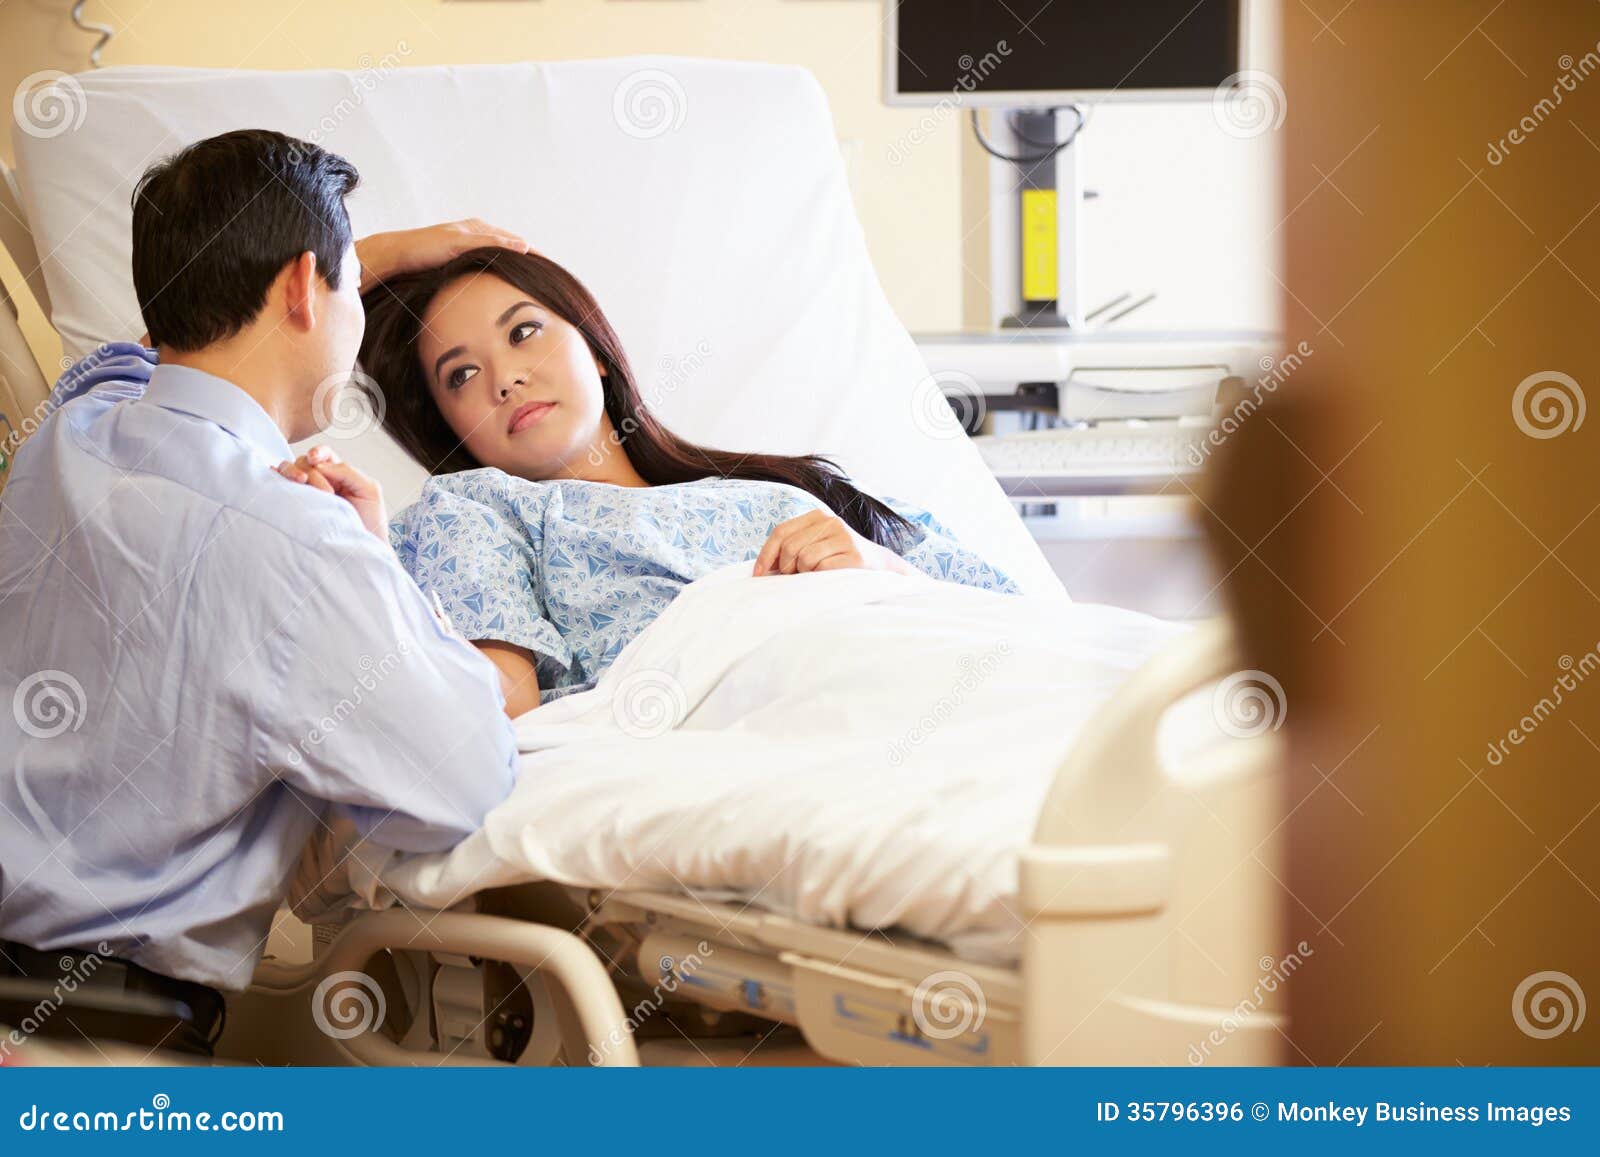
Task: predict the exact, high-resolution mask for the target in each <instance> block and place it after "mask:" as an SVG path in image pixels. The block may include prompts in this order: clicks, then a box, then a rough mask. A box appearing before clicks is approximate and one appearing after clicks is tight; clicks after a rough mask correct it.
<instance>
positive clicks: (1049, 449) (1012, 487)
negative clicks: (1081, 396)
mask: <svg viewBox="0 0 1600 1157" xmlns="http://www.w3.org/2000/svg"><path fill="white" fill-rule="evenodd" d="M1210 430H1211V426H1210V425H1209V424H1208V423H1204V422H1198V423H1193V424H1190V423H1188V422H1179V421H1163V422H1149V423H1129V422H1115V423H1101V424H1100V425H1097V426H1079V427H1062V428H1060V429H1054V430H1029V431H1025V432H1023V433H1019V434H999V435H993V434H991V435H984V436H981V437H976V438H973V439H972V444H973V445H974V446H976V447H977V448H978V452H979V453H981V454H982V455H983V460H984V461H985V462H986V463H988V465H989V469H991V470H992V471H994V475H995V477H996V478H998V479H999V481H1000V485H1001V486H1002V487H1003V488H1004V489H1005V491H1006V493H1007V494H1011V495H1014V496H1017V497H1028V496H1050V495H1062V496H1067V495H1075V494H1123V493H1138V492H1144V491H1150V490H1160V489H1162V488H1163V487H1170V488H1171V489H1174V490H1177V491H1178V492H1180V493H1181V492H1182V491H1183V487H1182V486H1181V485H1179V484H1178V483H1177V482H1176V481H1175V479H1177V478H1179V477H1181V476H1184V475H1192V474H1196V473H1198V472H1199V469H1200V466H1201V465H1202V464H1203V463H1204V462H1205V459H1206V457H1207V454H1208V452H1209V450H1210V449H1211V447H1210V446H1209V445H1208V444H1207V435H1208V434H1209V432H1210Z"/></svg>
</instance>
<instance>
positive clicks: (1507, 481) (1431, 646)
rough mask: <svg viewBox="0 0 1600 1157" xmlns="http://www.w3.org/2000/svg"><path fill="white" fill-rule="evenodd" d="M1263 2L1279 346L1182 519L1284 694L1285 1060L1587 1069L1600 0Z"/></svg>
mask: <svg viewBox="0 0 1600 1157" xmlns="http://www.w3.org/2000/svg"><path fill="white" fill-rule="evenodd" d="M1282 19H1283V24H1282V29H1283V45H1282V76H1281V77H1278V78H1273V79H1274V80H1275V81H1277V82H1279V83H1281V92H1282V101H1283V112H1284V117H1283V123H1282V125H1281V127H1280V128H1278V129H1277V130H1275V131H1277V132H1278V133H1279V134H1280V135H1281V140H1282V145H1283V150H1284V153H1283V156H1284V181H1285V188H1284V201H1283V204H1284V211H1285V213H1286V214H1287V216H1286V218H1285V220H1284V221H1283V222H1282V223H1281V225H1280V226H1279V227H1278V230H1277V232H1278V233H1279V234H1280V235H1281V238H1282V244H1283V246H1284V258H1285V261H1284V274H1283V282H1284V294H1285V318H1286V332H1287V339H1288V340H1287V346H1288V347H1289V348H1291V349H1294V348H1296V347H1297V346H1298V345H1299V343H1302V342H1303V343H1305V345H1304V347H1300V348H1302V349H1309V353H1307V354H1306V355H1305V356H1304V357H1303V358H1300V359H1299V360H1298V363H1297V364H1296V365H1295V366H1294V368H1293V372H1292V374H1290V375H1289V376H1288V377H1287V378H1286V379H1285V380H1284V381H1283V382H1282V384H1280V385H1277V386H1276V387H1275V388H1274V389H1272V390H1271V391H1270V392H1264V391H1257V392H1258V393H1260V394H1262V395H1263V399H1264V404H1263V405H1262V407H1261V408H1260V409H1259V410H1258V411H1256V412H1255V413H1253V414H1251V415H1250V416H1249V417H1247V418H1246V419H1245V420H1244V421H1242V422H1241V423H1240V424H1239V427H1238V430H1237V432H1236V433H1234V434H1232V435H1231V436H1230V437H1229V438H1228V440H1227V442H1226V443H1225V444H1224V446H1223V447H1222V449H1221V451H1220V452H1219V454H1218V455H1217V457H1216V459H1215V460H1214V463H1215V468H1214V470H1213V473H1212V475H1211V476H1210V477H1209V478H1208V479H1207V487H1208V492H1207V497H1206V505H1207V507H1208V510H1209V512H1210V514H1209V519H1208V521H1209V528H1208V529H1209V533H1210V537H1211V539H1212V541H1213V543H1214V544H1215V546H1216V548H1217V551H1218V554H1219V556H1220V558H1221V561H1222V569H1223V570H1225V571H1228V572H1230V573H1229V578H1228V580H1227V591H1228V599H1229V603H1230V606H1231V607H1232V609H1233V611H1234V613H1235V614H1236V615H1237V616H1238V618H1239V619H1240V621H1241V624H1242V630H1243V633H1244V635H1245V637H1246V639H1247V645H1248V647H1249V650H1250V661H1251V662H1253V663H1255V664H1256V665H1257V666H1259V667H1260V668H1261V669H1262V670H1264V671H1267V672H1269V673H1271V674H1272V675H1273V676H1274V677H1275V678H1277V679H1278V680H1279V681H1280V682H1281V684H1282V685H1283V687H1284V690H1285V696H1286V700H1287V711H1288V728H1289V731H1290V734H1291V752H1292V756H1291V758H1292V772H1291V782H1292V789H1291V796H1292V798H1291V801H1290V802H1291V806H1293V807H1294V811H1293V813H1292V815H1291V818H1290V821H1289V823H1290V842H1291V868H1290V872H1289V877H1288V879H1287V880H1286V881H1285V882H1284V883H1285V889H1284V902H1285V904H1286V906H1287V910H1288V913H1289V918H1290V923H1291V935H1290V937H1289V939H1290V940H1291V941H1298V940H1301V939H1305V940H1307V941H1308V942H1310V943H1311V944H1312V945H1314V946H1315V956H1314V958H1312V959H1311V960H1310V961H1308V963H1307V964H1306V966H1305V967H1304V968H1303V969H1301V970H1300V972H1299V973H1297V975H1296V977H1295V981H1294V984H1293V986H1292V989H1291V1008H1292V1019H1293V1025H1292V1029H1291V1034H1292V1040H1293V1044H1294V1051H1296V1052H1297V1053H1298V1054H1299V1056H1300V1057H1301V1058H1302V1059H1304V1060H1305V1061H1307V1062H1310V1063H1315V1064H1319V1065H1329V1064H1338V1063H1345V1064H1412V1063H1431V1064H1444V1065H1448V1064H1453V1063H1457V1062H1459V1063H1461V1064H1467V1065H1473V1064H1485V1063H1494V1064H1510V1063H1520V1064H1545V1063H1580V1062H1584V1063H1595V1062H1596V1061H1600V1023H1597V1022H1595V1021H1594V1020H1593V1019H1591V1018H1590V1017H1589V1016H1588V1015H1587V1014H1588V1010H1587V1005H1588V1002H1589V1001H1590V1000H1591V999H1594V998H1597V997H1600V810H1597V809H1600V670H1595V664H1597V663H1600V513H1597V511H1600V471H1597V469H1596V467H1597V465H1600V452H1597V451H1600V419H1597V418H1594V417H1592V416H1590V417H1588V418H1587V420H1581V418H1582V415H1584V414H1585V413H1586V411H1587V404H1588V401H1590V400H1591V399H1593V400H1600V340H1597V339H1600V8H1597V7H1596V5H1595V4H1593V3H1591V2H1589V0H1552V2H1548V3H1540V4H1538V5H1537V6H1536V7H1535V6H1522V5H1504V6H1501V5H1494V4H1492V3H1491V2H1490V0H1481V2H1474V3H1466V2H1449V3H1447V2H1442V0H1431V2H1417V3H1404V4H1390V3H1355V4H1344V3H1342V0H1306V2H1305V3H1299V2H1295V3H1285V4H1283V6H1282ZM1586 393H1587V395H1588V396H1587V397H1586V396H1585V395H1586ZM1591 671H1593V674H1590V672H1591ZM1530 724H1531V726H1530ZM1580 1010H1581V1011H1582V1012H1583V1014H1584V1022H1583V1023H1581V1024H1580V1023H1579V1015H1580Z"/></svg>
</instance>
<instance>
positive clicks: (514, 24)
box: [0, 0, 965, 376]
mask: <svg viewBox="0 0 1600 1157" xmlns="http://www.w3.org/2000/svg"><path fill="white" fill-rule="evenodd" d="M70 7H71V3H70V0H0V93H3V94H5V96H6V97H7V99H8V100H9V98H10V95H11V94H12V93H13V92H14V91H15V90H16V88H17V85H18V84H19V83H20V82H21V81H22V79H23V78H24V77H26V76H29V75H30V74H32V73H34V72H38V71H40V70H41V69H61V70H63V71H67V72H77V71H81V70H83V69H84V68H86V67H87V65H88V50H89V48H90V46H91V45H92V44H93V43H94V38H93V37H92V36H89V35H87V34H85V33H82V32H79V31H78V30H76V29H74V28H73V27H72V25H71V23H70V21H69V20H68V18H67V12H68V10H69V9H70ZM84 15H85V18H86V19H87V20H90V21H98V22H102V23H106V24H111V25H115V26H117V27H118V28H119V29H120V31H119V32H118V34H117V36H116V38H115V39H114V40H113V41H112V42H111V43H110V44H109V45H108V46H107V47H106V49H105V52H104V54H103V55H102V64H104V65H107V66H109V65H117V64H169V65H190V66H206V67H226V68H240V69H307V68H349V69H355V68H360V67H362V66H363V64H365V63H370V61H369V60H364V59H363V58H364V57H367V58H371V59H378V58H381V57H383V56H384V55H385V54H386V53H391V52H394V51H396V49H397V46H398V45H399V43H400V42H401V41H404V42H405V44H406V47H407V48H408V49H409V52H408V54H407V55H406V57H405V61H406V64H408V65H430V64H463V63H479V62H493V61H509V60H560V59H573V58H581V57H594V56H617V55H626V54H630V53H644V52H652V53H671V54H681V55H692V56H707V57H723V58H730V59H741V60H770V61H778V62H782V63H787V64H798V65H802V66H804V67H806V68H808V69H810V70H811V71H812V72H813V73H814V74H815V75H816V77H817V79H818V80H819V81H820V82H821V83H822V86H823V88H824V89H825V90H826V91H827V94H828V99H829V102H830V103H831V104H832V106H833V115H834V121H835V124H836V125H837V129H838V135H839V138H840V141H841V146H842V147H843V149H844V150H845V156H846V158H847V160H848V162H849V164H850V169H851V185H852V187H853V189H854V192H855V198H856V208H857V212H858V213H859V215H860V217H861V222H862V225H863V227H864V229H865V231H866V235H867V242H868V245H869V247H870V249H871V252H872V257H873V261H874V263H875V264H876V266H877V269H878V275H879V277H880V278H881V279H882V281H883V284H884V288H885V290H886V292H887V293H888V295H889V300H890V301H891V303H892V304H893V305H894V307H895V309H896V310H897V311H898V312H899V314H900V317H901V319H902V321H904V322H905V324H906V325H907V326H908V327H909V328H910V329H912V330H930V329H932V330H937V329H951V328H955V327H957V326H958V325H959V324H960V321H961V290H962V266H961V245H962V232H963V231H962V227H961V172H960V149H961V137H962V134H963V133H964V131H965V124H964V121H963V120H962V119H961V118H955V117H951V118H947V119H945V120H944V121H942V122H941V123H939V124H937V125H936V126H935V127H934V128H932V130H931V131H930V132H928V133H927V134H925V137H926V139H920V140H919V142H918V143H917V144H915V145H913V146H910V147H906V144H905V142H906V140H907V138H908V135H909V134H912V133H913V131H914V130H916V129H917V128H918V126H919V125H920V124H922V123H923V121H924V117H923V115H922V113H920V112H918V111H917V110H910V109H890V108H887V107H885V106H884V104H883V103H882V101H881V99H880V90H881V86H882V76H881V72H882V67H881V60H882V52H883V40H882V27H881V21H882V16H883V8H882V5H881V4H879V3H877V2H875V0H523V2H517V0H448V2H447V0H280V2H278V3H255V2H244V0H114V2H113V0H91V3H90V4H89V5H88V7H87V9H86V11H85V14H84ZM917 135H918V136H919V137H921V136H923V135H924V134H921V133H918V134H917ZM891 150H893V151H894V153H895V155H896V157H897V162H892V161H891V159H890V157H891ZM0 152H3V153H4V155H5V157H6V159H7V161H10V160H11V159H12V157H13V156H14V153H13V151H12V146H11V141H10V140H9V137H8V139H6V140H5V141H4V143H3V146H0ZM533 240H534V241H535V242H537V238H534V239H533ZM0 278H3V279H4V281H5V283H6V285H7V287H8V288H11V289H12V291H13V296H16V292H15V290H16V286H17V284H18V276H17V270H16V268H15V267H14V266H13V265H11V264H10V263H9V262H0ZM24 304H25V305H26V303H24ZM24 313H25V316H24V330H25V332H26V333H27V335H28V339H29V342H30V344H32V345H33V348H34V350H35V353H36V354H37V355H38V356H39V359H40V361H41V363H43V364H44V366H45V368H46V373H47V376H49V375H51V374H52V372H53V368H54V366H55V364H56V361H57V359H58V358H59V356H60V349H59V346H58V344H57V343H56V342H55V340H54V336H53V334H51V333H50V332H49V330H48V327H46V326H45V324H44V322H43V319H42V318H41V317H40V316H39V315H38V314H37V313H36V312H35V311H33V310H31V309H25V311H24Z"/></svg>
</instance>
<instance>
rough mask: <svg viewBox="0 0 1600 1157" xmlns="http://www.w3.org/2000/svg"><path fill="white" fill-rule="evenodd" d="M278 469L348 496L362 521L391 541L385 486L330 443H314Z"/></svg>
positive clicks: (314, 486)
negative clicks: (342, 456)
mask: <svg viewBox="0 0 1600 1157" xmlns="http://www.w3.org/2000/svg"><path fill="white" fill-rule="evenodd" d="M277 471H278V473H279V474H282V475H283V476H284V477H285V478H287V479H288V480H289V481H291V482H299V483H301V484H302V485H305V486H309V487H311V488H312V489H313V490H320V491H322V492H323V493H324V494H331V495H333V496H334V497H335V498H342V499H344V500H345V501H346V502H348V503H349V504H350V505H351V506H353V507H355V511H356V513H357V514H358V515H360V516H361V525H362V526H364V527H366V528H367V529H368V530H369V531H371V532H372V533H373V534H375V535H377V536H378V538H380V539H381V540H383V543H384V545H385V546H387V545H388V543H389V512H388V511H387V510H386V509H385V508H384V504H383V488H382V487H381V486H379V485H378V484H377V483H376V482H375V481H373V480H372V479H371V478H368V477H367V476H366V475H365V474H363V473H361V471H359V470H357V469H356V468H355V467H354V466H349V465H347V464H345V463H344V462H342V461H340V459H339V455H337V454H335V453H334V452H333V451H332V450H330V449H329V448H328V447H326V446H313V447H311V449H310V450H308V451H306V452H305V453H304V454H303V455H301V456H300V457H299V458H297V459H295V460H294V461H293V462H280V463H279V464H278V466H277Z"/></svg>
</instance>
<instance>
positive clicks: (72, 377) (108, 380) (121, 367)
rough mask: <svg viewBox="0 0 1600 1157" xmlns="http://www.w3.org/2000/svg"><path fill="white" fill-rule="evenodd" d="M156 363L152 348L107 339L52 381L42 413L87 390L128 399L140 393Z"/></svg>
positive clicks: (142, 392)
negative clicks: (111, 393) (53, 382)
mask: <svg viewBox="0 0 1600 1157" xmlns="http://www.w3.org/2000/svg"><path fill="white" fill-rule="evenodd" d="M159 363H160V358H158V357H157V356H156V351H155V350H153V349H148V348H146V347H145V346H142V345H140V344H139V343H138V342H132V341H108V342H106V343H105V344H104V345H102V346H99V347H97V348H96V349H94V350H92V351H91V352H90V353H88V354H87V355H85V356H84V357H81V358H79V359H78V360H77V361H75V362H73V363H72V365H70V366H68V367H67V371H66V372H65V373H64V374H62V375H61V377H60V378H58V379H57V380H56V384H55V387H54V388H53V389H52V390H51V391H50V398H49V401H48V402H47V403H46V407H47V408H46V411H45V412H46V414H53V413H55V412H56V410H58V409H60V408H61V407H62V406H64V405H66V404H67V403H68V402H70V401H72V399H73V398H77V397H81V396H82V395H84V394H87V393H88V392H89V391H90V390H104V391H108V392H111V391H114V392H116V393H118V394H121V395H124V396H126V397H128V398H139V397H143V396H144V391H145V387H146V386H148V385H149V384H150V371H152V370H154V369H155V368H156V366H157V365H158V364H159Z"/></svg>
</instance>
